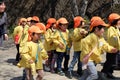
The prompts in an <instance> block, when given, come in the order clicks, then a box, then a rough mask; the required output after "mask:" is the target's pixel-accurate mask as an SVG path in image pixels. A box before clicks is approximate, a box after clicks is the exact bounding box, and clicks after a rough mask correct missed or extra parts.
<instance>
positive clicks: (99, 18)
mask: <svg viewBox="0 0 120 80" xmlns="http://www.w3.org/2000/svg"><path fill="white" fill-rule="evenodd" d="M94 20H102V19H101V17H99V16H93V17H92V18H91V20H90V23H92V22H93V21H94Z"/></svg>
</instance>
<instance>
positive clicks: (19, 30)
mask: <svg viewBox="0 0 120 80" xmlns="http://www.w3.org/2000/svg"><path fill="white" fill-rule="evenodd" d="M26 21H27V20H26V18H20V20H19V22H18V25H17V27H15V28H14V32H13V38H14V43H15V45H16V48H17V54H16V62H19V60H20V54H19V47H20V39H21V36H22V35H23V34H22V33H23V31H24V30H23V29H24V26H25V25H26Z"/></svg>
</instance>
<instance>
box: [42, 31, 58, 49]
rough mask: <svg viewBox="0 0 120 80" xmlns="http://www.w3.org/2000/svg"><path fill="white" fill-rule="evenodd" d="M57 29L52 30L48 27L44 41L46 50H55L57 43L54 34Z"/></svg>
mask: <svg viewBox="0 0 120 80" xmlns="http://www.w3.org/2000/svg"><path fill="white" fill-rule="evenodd" d="M55 32H56V31H54V32H52V30H51V29H48V30H47V31H46V33H45V35H44V36H45V42H44V47H45V50H46V51H51V50H55V49H56V48H55V44H54V43H53V39H52V36H54V34H55Z"/></svg>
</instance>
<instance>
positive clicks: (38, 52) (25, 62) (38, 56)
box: [18, 26, 48, 80]
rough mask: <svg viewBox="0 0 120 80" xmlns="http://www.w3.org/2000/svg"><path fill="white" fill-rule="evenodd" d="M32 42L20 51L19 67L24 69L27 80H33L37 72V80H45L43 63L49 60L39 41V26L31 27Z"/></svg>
mask: <svg viewBox="0 0 120 80" xmlns="http://www.w3.org/2000/svg"><path fill="white" fill-rule="evenodd" d="M29 30H30V32H29V33H30V36H31V41H30V42H27V44H26V46H24V48H23V49H21V50H20V52H21V60H20V62H19V63H18V66H19V67H24V68H25V70H26V74H27V80H31V77H32V75H33V74H34V73H35V72H37V74H38V76H37V78H36V80H42V78H43V74H44V73H43V65H42V61H43V60H46V59H47V58H48V55H47V53H46V51H45V49H44V47H43V44H42V43H41V42H40V41H39V39H40V35H41V33H43V31H41V30H40V29H39V28H38V27H37V26H32V27H30V29H29Z"/></svg>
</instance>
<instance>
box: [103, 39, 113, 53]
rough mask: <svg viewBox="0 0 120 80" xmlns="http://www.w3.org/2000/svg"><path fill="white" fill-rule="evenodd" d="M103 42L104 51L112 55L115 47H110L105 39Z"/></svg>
mask: <svg viewBox="0 0 120 80" xmlns="http://www.w3.org/2000/svg"><path fill="white" fill-rule="evenodd" d="M102 42H103V46H102V50H104V51H106V52H109V53H111V50H112V49H113V48H114V47H112V46H110V45H109V44H108V43H107V42H106V41H105V40H104V39H103V40H102Z"/></svg>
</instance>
